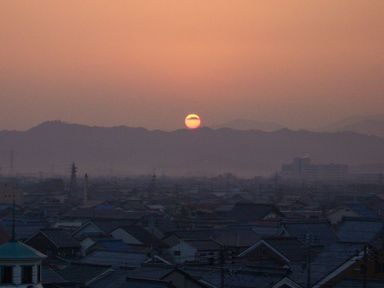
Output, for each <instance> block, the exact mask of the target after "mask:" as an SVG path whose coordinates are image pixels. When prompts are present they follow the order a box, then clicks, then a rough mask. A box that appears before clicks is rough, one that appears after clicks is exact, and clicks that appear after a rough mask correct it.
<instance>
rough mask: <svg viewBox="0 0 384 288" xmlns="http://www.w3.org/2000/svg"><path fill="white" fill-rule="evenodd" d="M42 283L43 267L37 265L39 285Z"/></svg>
mask: <svg viewBox="0 0 384 288" xmlns="http://www.w3.org/2000/svg"><path fill="white" fill-rule="evenodd" d="M40 282H41V266H40V265H37V283H40Z"/></svg>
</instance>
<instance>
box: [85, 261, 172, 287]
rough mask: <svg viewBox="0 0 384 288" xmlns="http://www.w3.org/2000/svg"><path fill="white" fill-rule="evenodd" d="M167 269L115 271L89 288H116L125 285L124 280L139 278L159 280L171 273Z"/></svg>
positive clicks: (142, 268)
mask: <svg viewBox="0 0 384 288" xmlns="http://www.w3.org/2000/svg"><path fill="white" fill-rule="evenodd" d="M172 270H173V269H172V268H169V267H159V266H148V267H140V268H137V269H134V270H120V269H118V270H115V271H113V272H112V273H110V274H108V275H106V276H105V277H102V278H101V279H99V280H97V281H95V282H93V283H91V284H90V285H89V287H90V288H116V287H120V285H123V284H125V283H126V279H127V278H128V277H130V278H139V279H149V280H160V279H161V278H162V277H164V275H166V274H168V273H169V272H170V271H172Z"/></svg>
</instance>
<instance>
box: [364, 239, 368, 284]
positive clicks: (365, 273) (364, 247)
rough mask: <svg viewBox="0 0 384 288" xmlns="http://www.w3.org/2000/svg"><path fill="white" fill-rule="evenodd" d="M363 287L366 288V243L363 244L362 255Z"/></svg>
mask: <svg viewBox="0 0 384 288" xmlns="http://www.w3.org/2000/svg"><path fill="white" fill-rule="evenodd" d="M363 263H364V264H363V288H367V270H368V269H367V268H368V267H367V266H368V257H367V244H365V245H364V256H363Z"/></svg>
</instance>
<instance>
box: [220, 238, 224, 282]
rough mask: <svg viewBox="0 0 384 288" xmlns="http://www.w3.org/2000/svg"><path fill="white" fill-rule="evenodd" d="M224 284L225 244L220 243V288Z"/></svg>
mask: <svg viewBox="0 0 384 288" xmlns="http://www.w3.org/2000/svg"><path fill="white" fill-rule="evenodd" d="M224 285H225V283H224V245H222V244H220V288H224Z"/></svg>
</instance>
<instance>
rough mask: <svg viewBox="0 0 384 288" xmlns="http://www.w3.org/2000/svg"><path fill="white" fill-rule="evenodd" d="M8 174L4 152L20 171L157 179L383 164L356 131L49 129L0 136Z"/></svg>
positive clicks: (381, 148)
mask: <svg viewBox="0 0 384 288" xmlns="http://www.w3.org/2000/svg"><path fill="white" fill-rule="evenodd" d="M0 147H1V151H0V152H1V157H0V165H1V166H2V167H3V172H4V171H6V167H7V165H8V163H9V154H8V153H7V152H6V151H10V150H11V149H13V150H14V151H15V160H14V161H15V171H19V172H27V171H34V172H37V171H49V170H50V169H52V170H53V169H55V171H56V172H61V173H62V172H64V171H69V167H70V163H71V162H72V161H76V163H77V165H78V166H79V167H80V169H81V170H82V171H87V172H89V173H94V174H96V173H97V174H100V173H105V172H106V169H113V171H114V172H116V173H120V174H121V173H150V172H151V171H153V169H156V171H158V173H167V174H173V175H202V174H205V175H212V174H218V173H223V172H234V173H238V174H241V175H246V176H251V175H257V174H268V173H273V172H274V171H276V170H277V169H278V168H279V167H280V165H281V163H282V162H289V161H291V159H292V158H293V157H295V156H300V155H304V154H309V155H310V156H311V157H312V159H313V161H314V162H320V163H328V162H333V163H346V164H353V165H357V164H364V163H384V138H379V137H375V136H367V135H360V134H356V133H352V132H342V133H316V132H309V131H291V130H288V129H283V130H279V131H275V132H262V131H241V130H233V129H210V128H201V129H198V130H176V131H172V132H164V131H159V130H154V131H149V130H146V129H144V128H130V127H125V126H120V127H111V128H105V127H89V126H85V125H78V124H67V123H63V122H58V121H54V122H45V123H42V124H41V125H39V126H36V127H34V128H32V129H30V130H27V131H23V132H20V131H2V132H0Z"/></svg>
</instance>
